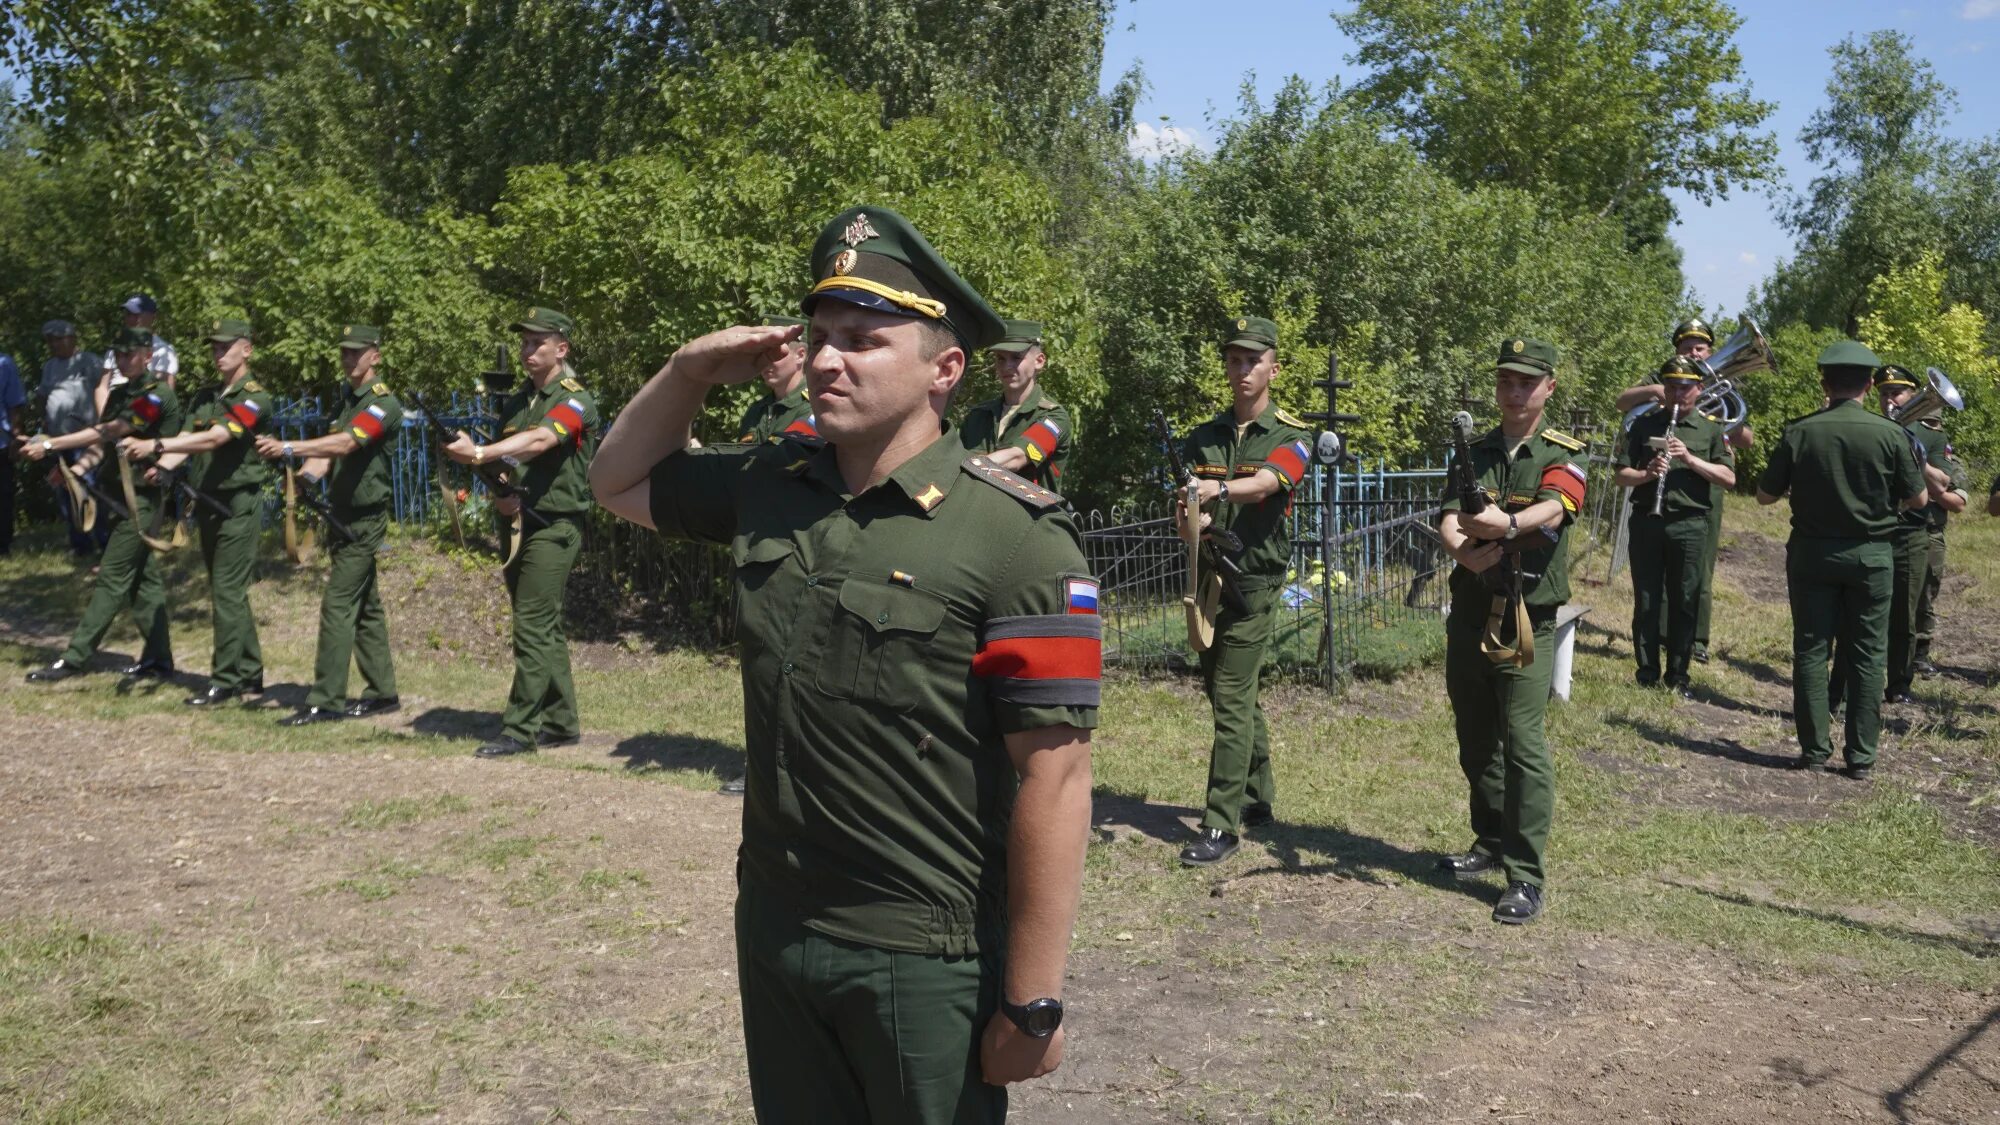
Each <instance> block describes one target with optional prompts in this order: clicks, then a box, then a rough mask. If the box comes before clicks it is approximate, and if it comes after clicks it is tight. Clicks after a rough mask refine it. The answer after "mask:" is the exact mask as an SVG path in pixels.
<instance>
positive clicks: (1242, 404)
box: [1180, 316, 1312, 866]
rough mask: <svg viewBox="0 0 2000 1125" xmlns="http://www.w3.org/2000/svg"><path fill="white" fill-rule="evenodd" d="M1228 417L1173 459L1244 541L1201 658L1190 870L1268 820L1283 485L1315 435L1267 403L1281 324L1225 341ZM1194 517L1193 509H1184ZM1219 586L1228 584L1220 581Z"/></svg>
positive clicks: (1251, 328) (1198, 432)
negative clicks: (1200, 767) (1197, 806)
mask: <svg viewBox="0 0 2000 1125" xmlns="http://www.w3.org/2000/svg"><path fill="white" fill-rule="evenodd" d="M1222 366H1223V373H1224V376H1225V377H1226V378H1227V379H1228V380H1229V393H1230V406H1229V409H1227V410H1224V411H1223V412H1222V413H1220V414H1217V415H1216V416H1215V417H1214V418H1211V419H1210V420H1208V421H1206V422H1203V423H1202V424H1201V425H1199V426H1196V427H1195V428H1194V429H1193V430H1192V431H1191V432H1189V434H1188V436H1187V439H1186V440H1185V441H1184V442H1183V443H1182V446H1181V460H1182V461H1183V463H1185V464H1186V465H1187V466H1188V470H1189V471H1190V472H1192V473H1194V475H1195V476H1196V477H1198V478H1200V485H1199V487H1200V490H1201V503H1202V505H1203V507H1206V508H1208V509H1209V513H1210V515H1211V516H1212V520H1213V523H1212V526H1214V527H1217V528H1220V529H1223V530H1227V531H1231V532H1234V533H1235V534H1236V536H1237V537H1238V538H1239V539H1241V540H1242V541H1243V555H1242V557H1241V558H1240V559H1238V560H1237V565H1238V567H1239V568H1240V569H1241V571H1242V576H1241V577H1240V578H1239V579H1236V580H1235V590H1234V592H1233V595H1234V596H1231V595H1229V594H1225V596H1224V598H1223V605H1222V607H1221V609H1220V610H1219V611H1218V612H1217V613H1216V616H1215V640H1214V642H1213V643H1211V644H1210V645H1209V646H1208V650H1207V651H1206V652H1203V653H1202V654H1201V679H1202V687H1203V688H1204V689H1205V691H1206V692H1207V695H1208V703H1209V707H1210V709H1211V710H1212V711H1213V712H1214V718H1215V739H1214V741H1213V742H1212V743H1211V744H1210V746H1209V752H1208V795H1207V799H1206V801H1205V805H1206V807H1205V809H1204V810H1203V812H1202V816H1201V824H1200V825H1199V826H1198V827H1197V828H1196V829H1195V839H1194V842H1193V843H1191V844H1189V845H1188V846H1186V847H1185V848H1182V849H1181V856H1180V858H1181V862H1182V863H1184V864H1187V865H1189V866H1203V865H1206V864H1211V863H1220V862H1221V861H1222V860H1225V859H1228V858H1229V857H1230V856H1231V855H1232V854H1234V853H1235V851H1236V848H1237V845H1238V841H1239V840H1240V839H1241V837H1242V833H1243V830H1244V829H1245V828H1261V827H1263V826H1264V825H1267V824H1269V823H1271V821H1272V819H1273V818H1274V816H1275V813H1274V811H1273V807H1274V805H1275V803H1276V801H1277V781H1276V779H1275V778H1274V777H1273V776H1272V773H1271V729H1270V726H1269V724H1268V723H1266V722H1265V719H1264V704H1263V702H1262V700H1261V699H1260V698H1259V696H1260V695H1261V693H1262V691H1263V669H1264V650H1265V648H1266V647H1268V645H1269V643H1270V640H1271V631H1272V627H1273V626H1274V625H1275V623H1276V621H1277V615H1278V592H1279V589H1280V588H1281V587H1282V586H1283V585H1284V583H1285V571H1286V570H1287V569H1289V568H1290V566H1291V563H1292V539H1291V535H1290V534H1289V532H1288V528H1287V526H1286V520H1285V514H1286V510H1287V509H1288V508H1290V507H1291V497H1292V489H1293V488H1294V487H1296V486H1297V485H1298V483H1299V482H1300V481H1301V480H1304V479H1305V475H1306V466H1307V464H1309V463H1310V459H1311V452H1310V450H1311V448H1312V436H1311V434H1310V433H1309V432H1308V429H1307V426H1306V423H1304V422H1303V421H1300V420H1299V419H1298V418H1295V417H1293V416H1292V415H1290V414H1287V413H1286V412H1284V411H1283V410H1280V409H1278V407H1277V405H1276V404H1274V403H1273V402H1272V401H1271V380H1273V379H1275V378H1277V377H1278V374H1279V368H1278V325H1277V322H1276V321H1272V320H1268V319H1266V318H1264V317H1261V316H1248V317H1239V318H1237V319H1236V320H1234V321H1232V322H1231V323H1230V327H1229V329H1228V330H1227V331H1226V332H1224V334H1223V337H1222ZM1182 516H1183V518H1193V514H1192V513H1182ZM1225 581H1229V580H1228V579H1225Z"/></svg>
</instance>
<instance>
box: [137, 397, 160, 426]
mask: <svg viewBox="0 0 2000 1125" xmlns="http://www.w3.org/2000/svg"><path fill="white" fill-rule="evenodd" d="M165 409H166V404H165V403H162V402H161V401H160V396H159V395H156V394H146V395H141V396H140V397H138V398H136V399H133V400H132V421H133V422H134V423H136V424H138V425H140V426H150V425H152V424H153V423H155V422H158V421H159V420H160V415H161V414H162V413H163V412H164V411H165Z"/></svg>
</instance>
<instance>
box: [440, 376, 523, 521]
mask: <svg viewBox="0 0 2000 1125" xmlns="http://www.w3.org/2000/svg"><path fill="white" fill-rule="evenodd" d="M410 401H411V402H413V403H415V404H416V405H417V410H418V411H419V412H420V413H422V414H423V416H424V422H425V423H426V424H428V425H429V426H430V428H431V433H432V434H434V435H436V437H437V440H438V449H439V455H440V456H442V455H443V449H444V447H445V446H447V445H450V444H451V443H452V442H453V441H456V440H457V435H456V434H454V433H452V431H451V427H449V426H447V425H445V424H444V422H443V421H442V420H440V419H439V418H438V416H437V415H436V414H435V413H433V412H432V411H431V408H430V404H429V403H427V402H425V401H424V396H423V395H421V394H417V393H415V392H411V394H410ZM466 432H467V434H468V435H469V436H470V437H471V438H472V439H473V440H474V441H476V442H479V444H481V445H489V444H491V443H490V442H487V441H486V440H484V438H483V436H482V435H480V434H477V433H473V432H471V431H470V430H468V431H466ZM467 468H469V469H471V470H472V472H473V475H474V476H477V477H478V478H479V479H480V480H481V481H483V482H485V484H486V491H488V492H490V493H492V494H493V495H494V496H495V497H497V498H499V499H502V500H510V499H512V500H520V501H521V518H522V520H524V521H526V522H527V523H529V524H532V525H533V526H535V527H547V526H549V521H548V518H547V517H546V516H544V515H542V514H541V513H540V512H537V511H536V510H535V509H533V508H532V507H529V506H528V503H527V501H526V499H524V498H523V497H522V493H521V490H520V489H519V488H518V487H516V486H515V484H514V482H513V481H511V480H509V479H508V478H507V474H508V473H509V472H510V471H512V472H517V473H518V472H520V471H521V463H520V462H519V461H516V460H514V459H513V458H512V457H503V458H501V459H499V460H497V461H492V462H486V463H482V464H478V465H468V466H467Z"/></svg>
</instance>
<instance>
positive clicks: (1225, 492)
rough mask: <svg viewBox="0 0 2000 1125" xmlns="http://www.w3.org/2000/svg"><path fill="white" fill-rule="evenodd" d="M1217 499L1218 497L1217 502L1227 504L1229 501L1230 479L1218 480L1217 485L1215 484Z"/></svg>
mask: <svg viewBox="0 0 2000 1125" xmlns="http://www.w3.org/2000/svg"><path fill="white" fill-rule="evenodd" d="M1215 499H1216V502H1217V503H1221V504H1227V503H1229V482H1228V481H1226V480H1225V481H1220V482H1217V484H1216V486H1215Z"/></svg>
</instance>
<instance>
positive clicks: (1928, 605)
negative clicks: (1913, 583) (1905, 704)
mask: <svg viewBox="0 0 2000 1125" xmlns="http://www.w3.org/2000/svg"><path fill="white" fill-rule="evenodd" d="M1929 535H1930V551H1929V558H1928V560H1927V561H1928V563H1929V565H1928V566H1926V567H1925V568H1924V587H1923V592H1922V596H1921V597H1919V598H1918V599H1917V625H1916V641H1915V645H1914V650H1915V652H1914V655H1915V659H1917V660H1919V661H1924V660H1929V659H1930V658H1931V637H1933V636H1934V635H1936V633H1937V620H1938V619H1937V600H1938V589H1939V588H1940V587H1941V586H1943V585H1944V532H1942V531H1937V530H1935V529H1933V530H1932V531H1931V532H1930V533H1929Z"/></svg>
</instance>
